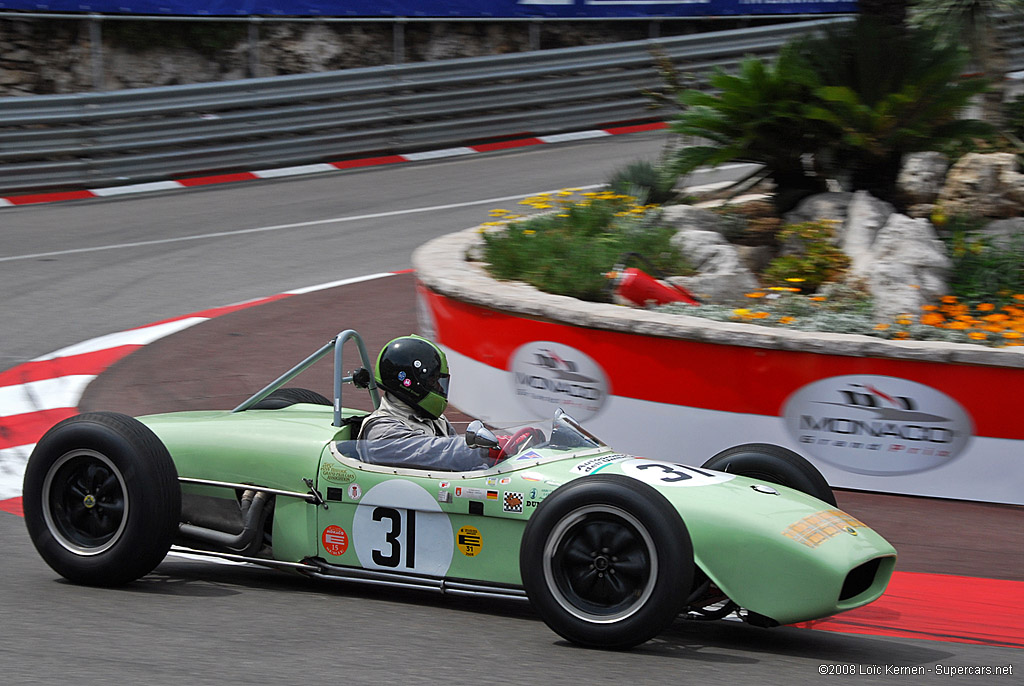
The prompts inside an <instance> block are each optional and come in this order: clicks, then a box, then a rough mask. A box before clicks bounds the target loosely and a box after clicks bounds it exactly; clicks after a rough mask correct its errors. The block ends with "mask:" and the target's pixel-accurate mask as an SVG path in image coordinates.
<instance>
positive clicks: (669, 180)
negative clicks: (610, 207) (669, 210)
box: [607, 160, 679, 205]
mask: <svg viewBox="0 0 1024 686" xmlns="http://www.w3.org/2000/svg"><path fill="white" fill-rule="evenodd" d="M678 178H679V177H678V176H677V175H676V174H673V173H672V172H671V171H668V170H667V169H663V168H661V167H658V166H656V165H654V164H652V163H651V162H648V161H646V160H638V161H636V162H631V163H630V164H628V165H626V166H625V167H622V168H620V169H617V170H616V171H615V172H614V173H613V174H612V176H611V178H609V179H608V182H607V183H608V188H610V189H611V190H613V191H615V192H616V193H621V194H623V195H631V196H634V197H636V198H639V199H640V201H641V202H644V203H652V204H654V205H664V204H665V203H667V202H668V201H669V200H672V199H673V198H675V196H676V193H675V191H674V190H673V188H674V186H675V185H676V179H678Z"/></svg>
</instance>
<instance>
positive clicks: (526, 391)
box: [510, 341, 608, 421]
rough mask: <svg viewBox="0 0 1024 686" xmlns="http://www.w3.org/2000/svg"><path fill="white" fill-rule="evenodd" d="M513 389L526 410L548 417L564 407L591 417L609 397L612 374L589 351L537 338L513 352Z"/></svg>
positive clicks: (580, 416) (576, 414) (575, 414)
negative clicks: (607, 374)
mask: <svg viewBox="0 0 1024 686" xmlns="http://www.w3.org/2000/svg"><path fill="white" fill-rule="evenodd" d="M510 371H511V372H512V386H513V392H514V393H515V394H516V397H517V398H519V401H520V402H521V403H522V404H523V406H524V407H526V409H528V410H529V411H530V412H532V413H533V414H534V415H535V416H537V417H540V418H543V419H547V418H548V417H550V416H551V415H552V414H554V412H555V410H557V409H558V408H562V409H563V410H565V411H566V412H568V413H569V414H571V415H572V416H573V417H575V418H576V419H578V420H579V421H585V420H587V419H590V418H591V417H593V416H594V415H596V414H597V413H598V412H600V411H601V408H602V407H603V406H604V403H605V399H606V398H607V397H608V377H607V376H606V375H605V373H604V370H603V369H602V368H601V366H600V365H599V364H598V363H597V362H595V361H594V360H593V359H591V358H590V356H588V355H587V354H586V353H584V352H581V351H579V350H577V349H576V348H573V347H571V346H568V345H563V344H562V343H553V342H551V341H533V342H531V343H526V344H525V345H522V346H520V347H519V348H518V349H516V351H515V353H514V354H513V355H512V366H511V370H510Z"/></svg>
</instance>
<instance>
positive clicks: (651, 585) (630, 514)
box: [519, 475, 694, 648]
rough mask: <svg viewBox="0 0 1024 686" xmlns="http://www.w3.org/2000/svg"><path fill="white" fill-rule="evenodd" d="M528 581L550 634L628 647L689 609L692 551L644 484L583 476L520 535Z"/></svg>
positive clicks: (674, 518)
mask: <svg viewBox="0 0 1024 686" xmlns="http://www.w3.org/2000/svg"><path fill="white" fill-rule="evenodd" d="M519 564H520V572H521V573H522V577H523V585H524V587H525V588H526V592H527V595H528V596H529V598H530V602H531V603H532V604H533V606H534V608H535V609H536V610H537V612H538V614H540V616H541V618H542V619H544V621H545V622H546V623H547V625H548V626H549V627H551V629H552V630H554V631H555V632H556V633H558V634H559V635H561V636H562V637H564V638H566V639H568V640H570V641H572V642H573V643H578V644H580V645H584V646H591V647H600V648H630V647H632V646H635V645H638V644H640V643H643V642H644V641H647V640H648V639H650V638H653V637H654V636H656V635H658V634H659V633H661V632H662V631H663V630H664V629H665V628H666V627H668V626H669V625H670V624H671V623H672V621H673V620H674V619H675V617H676V615H678V614H679V613H680V612H681V611H682V609H683V606H684V605H685V602H686V598H687V594H688V593H689V591H690V586H691V584H692V582H693V569H694V564H693V548H692V545H691V543H690V536H689V534H688V532H687V530H686V526H685V524H684V523H683V520H682V519H681V518H680V517H679V514H678V513H677V512H676V510H675V508H673V507H672V506H671V505H670V504H669V502H668V501H667V500H665V498H664V497H663V496H662V495H661V494H660V493H658V492H657V491H656V490H655V489H653V488H651V487H650V486H648V485H647V484H644V483H641V482H638V481H636V480H634V479H630V478H628V477H622V476H617V475H596V476H590V477H585V478H582V479H577V480H576V481H573V482H571V483H569V484H567V485H565V486H563V487H561V488H560V489H558V490H557V491H556V492H555V493H553V494H552V495H551V496H549V497H548V498H546V499H545V500H544V501H543V502H542V503H541V504H540V506H538V508H537V511H536V512H535V513H534V515H533V517H531V518H530V521H529V523H528V524H527V526H526V530H525V532H524V534H523V544H522V548H521V550H520V556H519Z"/></svg>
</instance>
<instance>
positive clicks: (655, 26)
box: [647, 19, 661, 38]
mask: <svg viewBox="0 0 1024 686" xmlns="http://www.w3.org/2000/svg"><path fill="white" fill-rule="evenodd" d="M647 37H648V38H660V37H661V22H660V21H658V20H657V19H653V20H651V24H650V26H648V27H647Z"/></svg>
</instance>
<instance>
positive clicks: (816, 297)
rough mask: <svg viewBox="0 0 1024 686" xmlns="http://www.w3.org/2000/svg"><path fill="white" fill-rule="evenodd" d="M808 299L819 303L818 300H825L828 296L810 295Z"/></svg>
mask: <svg viewBox="0 0 1024 686" xmlns="http://www.w3.org/2000/svg"><path fill="white" fill-rule="evenodd" d="M810 300H813V301H814V302H816V303H820V302H825V301H826V300H828V298H826V297H825V296H823V295H812V296H811V297H810Z"/></svg>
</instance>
